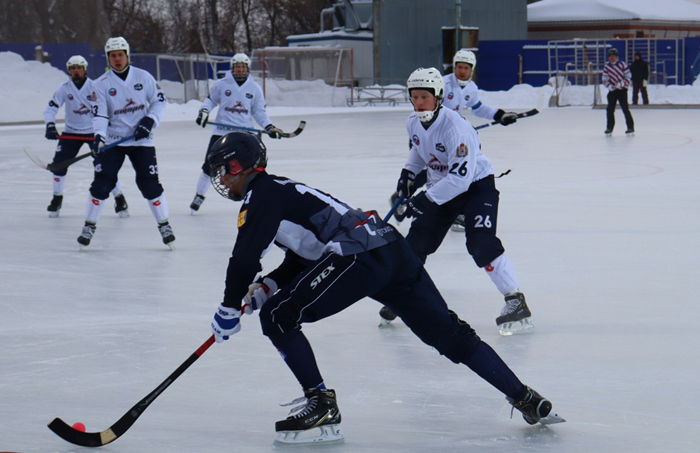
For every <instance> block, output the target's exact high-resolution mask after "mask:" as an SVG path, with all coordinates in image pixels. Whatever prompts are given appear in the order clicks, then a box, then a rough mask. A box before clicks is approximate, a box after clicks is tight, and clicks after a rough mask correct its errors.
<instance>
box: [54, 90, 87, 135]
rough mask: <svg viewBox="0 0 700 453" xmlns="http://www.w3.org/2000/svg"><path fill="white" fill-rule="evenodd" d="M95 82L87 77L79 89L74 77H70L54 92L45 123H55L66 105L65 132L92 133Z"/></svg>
mask: <svg viewBox="0 0 700 453" xmlns="http://www.w3.org/2000/svg"><path fill="white" fill-rule="evenodd" d="M94 86H95V82H93V81H92V80H91V79H89V78H86V79H85V83H83V86H82V87H81V88H80V89H78V87H76V86H75V83H73V80H72V79H68V80H67V81H65V82H64V83H63V84H61V86H60V87H58V90H56V92H55V93H54V95H53V97H52V98H51V100H50V101H49V105H47V106H46V110H44V123H46V124H49V123H55V122H56V114H57V113H58V110H59V109H60V108H61V106H62V105H63V104H65V105H66V125H65V127H64V130H63V132H72V133H74V134H92V110H91V109H92V101H93V99H95V88H94Z"/></svg>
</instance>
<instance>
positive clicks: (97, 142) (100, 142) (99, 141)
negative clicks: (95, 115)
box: [90, 134, 105, 156]
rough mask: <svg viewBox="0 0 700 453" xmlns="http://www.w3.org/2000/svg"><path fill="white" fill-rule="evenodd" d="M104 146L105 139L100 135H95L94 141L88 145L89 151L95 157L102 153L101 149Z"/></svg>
mask: <svg viewBox="0 0 700 453" xmlns="http://www.w3.org/2000/svg"><path fill="white" fill-rule="evenodd" d="M104 145H105V139H104V137H102V136H101V135H100V134H96V135H95V139H94V140H93V141H92V143H90V151H92V155H93V156H97V155H98V154H100V153H101V152H102V147H103V146H104Z"/></svg>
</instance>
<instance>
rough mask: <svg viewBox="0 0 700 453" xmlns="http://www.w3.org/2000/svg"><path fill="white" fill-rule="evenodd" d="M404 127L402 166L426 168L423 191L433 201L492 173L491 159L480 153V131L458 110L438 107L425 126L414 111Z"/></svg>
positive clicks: (443, 199) (443, 200)
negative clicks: (406, 144) (405, 146)
mask: <svg viewBox="0 0 700 453" xmlns="http://www.w3.org/2000/svg"><path fill="white" fill-rule="evenodd" d="M406 129H407V130H408V136H409V137H410V139H411V149H410V151H409V154H408V160H407V161H406V165H405V167H406V168H407V169H408V170H410V171H412V172H413V173H415V174H418V173H419V172H420V171H421V170H423V168H425V167H427V168H428V182H427V183H426V187H427V189H426V192H427V195H428V198H429V199H431V200H432V201H434V202H435V203H437V204H440V205H441V204H444V203H446V202H448V201H450V200H452V199H453V198H455V197H456V196H458V195H460V194H462V193H464V192H466V191H467V190H468V189H469V185H470V184H471V183H472V182H474V181H478V180H480V179H482V178H485V177H486V176H488V175H492V174H493V167H492V166H491V161H490V160H489V159H488V158H487V157H486V156H484V155H483V154H481V142H480V140H479V134H478V133H477V132H476V130H475V129H474V127H473V126H472V125H471V123H469V121H467V120H466V119H465V118H463V117H462V116H461V115H460V114H459V113H457V112H455V111H453V110H449V109H446V108H440V111H439V113H438V116H437V118H436V119H435V122H434V123H433V124H431V125H430V127H428V130H426V129H425V127H424V126H423V123H421V122H420V120H419V119H418V117H417V116H416V114H415V112H414V113H413V114H412V115H411V116H409V117H408V120H407V121H406Z"/></svg>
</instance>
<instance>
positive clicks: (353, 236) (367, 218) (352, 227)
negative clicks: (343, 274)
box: [224, 172, 398, 308]
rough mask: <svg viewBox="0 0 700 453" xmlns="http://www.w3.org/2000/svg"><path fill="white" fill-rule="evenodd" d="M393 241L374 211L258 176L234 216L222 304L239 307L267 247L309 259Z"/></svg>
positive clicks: (391, 231)
mask: <svg viewBox="0 0 700 453" xmlns="http://www.w3.org/2000/svg"><path fill="white" fill-rule="evenodd" d="M397 238H398V233H397V232H396V230H395V229H394V227H392V226H391V225H389V224H385V223H384V222H383V221H382V219H381V218H380V217H379V216H378V215H377V213H376V212H365V211H362V210H360V209H358V208H355V207H353V206H351V205H349V204H347V203H345V202H343V201H341V200H338V199H337V198H335V197H333V196H331V195H329V194H327V193H324V192H321V191H320V190H318V189H314V188H312V187H309V186H307V185H305V184H302V183H299V182H296V181H292V180H290V179H287V178H284V177H280V176H274V175H268V174H267V173H265V172H262V173H259V174H257V175H256V176H255V177H254V178H253V179H252V181H251V182H250V184H249V186H248V190H247V192H246V195H245V198H244V199H243V205H242V206H241V210H240V213H239V214H238V237H237V238H236V245H235V246H234V248H233V255H232V256H231V259H230V260H229V265H228V271H227V274H226V291H225V293H224V305H226V306H231V307H235V308H240V304H241V300H242V299H243V297H244V296H245V294H246V293H247V292H248V285H249V284H250V283H251V282H252V281H253V279H254V278H255V276H256V274H257V273H258V272H260V271H261V270H262V267H261V265H260V260H261V258H262V257H263V256H264V255H265V253H266V252H267V250H269V248H270V247H271V246H272V244H276V245H278V246H280V247H282V248H284V249H286V250H289V251H291V252H293V253H294V254H296V255H298V256H299V257H301V258H303V259H304V260H308V261H315V260H317V259H318V258H320V257H321V256H322V255H323V254H324V253H336V254H339V255H343V256H347V255H354V254H357V253H362V252H366V251H369V250H373V249H375V248H377V247H381V246H383V245H386V244H388V243H389V242H392V241H394V240H396V239H397Z"/></svg>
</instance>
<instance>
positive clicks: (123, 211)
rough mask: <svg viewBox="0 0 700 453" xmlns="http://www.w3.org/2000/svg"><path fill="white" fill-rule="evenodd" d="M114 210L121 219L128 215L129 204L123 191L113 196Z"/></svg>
mask: <svg viewBox="0 0 700 453" xmlns="http://www.w3.org/2000/svg"><path fill="white" fill-rule="evenodd" d="M114 212H116V213H117V215H118V216H119V217H121V218H122V219H124V218H126V217H129V205H128V204H127V203H126V197H125V196H124V194H123V193H120V194H119V195H115V196H114Z"/></svg>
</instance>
